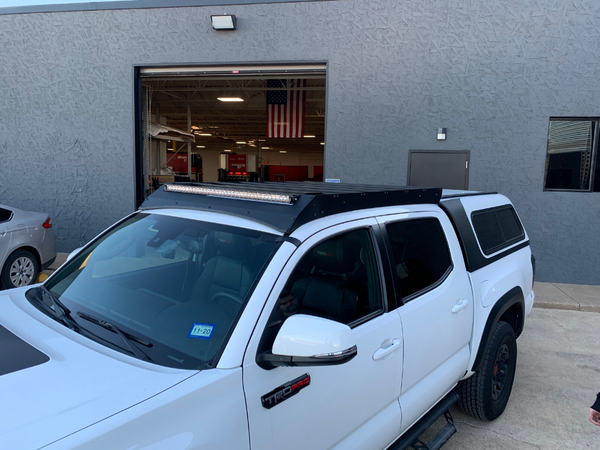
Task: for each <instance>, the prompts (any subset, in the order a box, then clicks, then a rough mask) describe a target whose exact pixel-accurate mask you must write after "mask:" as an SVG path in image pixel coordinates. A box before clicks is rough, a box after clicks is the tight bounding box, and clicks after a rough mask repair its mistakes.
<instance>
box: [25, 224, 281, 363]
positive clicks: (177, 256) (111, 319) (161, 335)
mask: <svg viewBox="0 0 600 450" xmlns="http://www.w3.org/2000/svg"><path fill="white" fill-rule="evenodd" d="M277 241H278V236H276V235H271V234H265V233H262V232H258V231H253V230H247V229H243V228H237V227H231V226H225V225H221V224H215V223H209V222H201V221H197V220H190V219H183V218H179V217H172V216H167V215H160V214H147V213H138V214H136V215H134V216H132V217H130V218H128V219H126V220H125V221H123V222H122V223H120V224H118V225H117V226H115V227H114V228H112V229H111V230H109V231H108V232H106V233H105V234H104V235H101V236H100V237H99V238H98V239H97V240H96V241H94V242H93V243H92V244H91V245H89V246H88V247H87V248H85V249H84V250H83V251H81V252H80V253H78V254H77V255H76V256H75V257H74V258H73V259H72V260H70V261H69V262H68V263H67V264H65V265H64V266H63V267H62V268H61V269H59V271H58V272H57V273H56V274H55V276H54V277H52V278H50V279H49V280H48V281H47V282H46V283H45V284H44V288H45V289H47V291H45V292H46V294H47V292H48V291H49V292H50V294H52V297H54V298H55V299H57V300H58V302H53V305H54V306H53V308H54V309H56V303H59V304H61V305H64V306H65V307H66V308H67V309H68V310H70V317H69V320H70V319H73V321H75V322H76V324H77V326H76V327H75V329H76V331H79V332H82V334H86V335H88V336H90V337H98V339H97V340H98V341H100V342H103V343H107V344H109V346H111V347H113V348H116V349H117V350H120V351H123V352H125V353H129V354H134V355H135V356H138V354H141V355H144V356H146V355H147V359H149V360H151V361H152V362H155V363H157V364H161V365H165V366H169V367H177V368H187V369H197V368H201V367H203V366H204V365H206V364H210V363H211V362H213V360H214V358H215V356H216V355H218V353H219V351H220V349H222V347H223V346H224V345H225V343H226V340H227V338H228V336H229V333H230V331H231V330H232V328H233V326H234V325H235V322H236V321H237V317H238V316H239V314H240V313H241V309H242V306H243V305H244V304H245V301H246V300H247V298H248V297H249V295H250V294H251V290H252V287H253V285H254V284H255V281H256V280H257V278H258V276H259V274H260V273H261V270H262V268H263V266H264V265H265V263H266V262H267V261H268V260H269V259H270V257H271V255H272V254H273V253H274V251H275V248H276V246H277ZM32 295H33V294H32ZM29 297H31V296H29ZM40 297H41V298H44V299H45V298H46V297H49V296H48V295H45V296H44V295H43V296H40ZM44 301H45V300H44ZM46 306H48V304H47V305H46ZM46 309H47V308H46ZM52 316H55V314H53V315H52ZM73 321H71V322H73ZM83 331H85V333H84V332H83ZM126 341H128V342H126ZM132 346H136V348H132ZM138 349H139V350H141V352H138Z"/></svg>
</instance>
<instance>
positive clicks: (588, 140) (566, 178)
mask: <svg viewBox="0 0 600 450" xmlns="http://www.w3.org/2000/svg"><path fill="white" fill-rule="evenodd" d="M597 135H598V119H590V118H586V119H583V118H582V119H563V118H551V119H550V124H549V127H548V152H547V154H546V171H545V180H544V189H545V190H568V191H587V192H589V191H594V192H599V191H600V172H599V161H598V159H599V158H598V136H597Z"/></svg>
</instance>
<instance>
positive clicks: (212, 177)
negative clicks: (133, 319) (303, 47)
mask: <svg viewBox="0 0 600 450" xmlns="http://www.w3.org/2000/svg"><path fill="white" fill-rule="evenodd" d="M140 76H141V87H142V114H141V120H142V122H143V124H142V135H143V136H144V142H143V146H142V148H143V153H144V156H143V161H144V163H143V166H144V167H143V172H144V173H143V177H144V182H147V189H146V194H150V193H151V192H153V191H154V190H155V189H156V188H158V187H159V186H160V185H162V184H163V183H167V182H173V181H204V182H217V181H322V180H323V162H324V152H325V100H326V77H325V66H324V65H313V66H295V67H290V66H280V67H273V66H269V67H265V66H262V67H261V66H258V67H243V66H242V67H205V68H158V69H143V70H142V71H141V72H140ZM286 95H287V100H285V97H286ZM294 95H296V97H294V98H295V99H296V100H295V102H296V103H295V104H296V105H303V106H304V108H303V111H302V109H298V110H297V111H296V112H295V114H296V116H294V121H295V122H294V126H292V125H291V122H292V120H291V117H292V112H290V109H294V108H296V107H297V108H300V106H294V101H292V100H291V98H292V97H293V96H294ZM302 95H304V98H302ZM273 102H276V103H278V104H281V103H285V106H284V107H286V108H288V113H289V114H290V116H289V117H290V119H288V118H285V117H284V118H283V119H282V118H281V117H282V116H274V115H273V113H272V112H271V113H269V112H268V108H269V105H268V103H273ZM280 107H281V106H280ZM301 123H303V127H302V126H301ZM268 124H270V126H271V128H270V129H271V131H270V132H269V131H268V130H267V129H268ZM273 124H275V125H276V126H277V125H280V124H282V125H281V126H282V127H283V129H278V130H277V131H274V128H273ZM295 124H298V126H296V125H295ZM287 127H289V129H288V128H287ZM282 130H283V135H284V136H286V137H280V136H281V135H282Z"/></svg>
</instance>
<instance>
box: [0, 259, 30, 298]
mask: <svg viewBox="0 0 600 450" xmlns="http://www.w3.org/2000/svg"><path fill="white" fill-rule="evenodd" d="M38 273H39V268H38V262H37V259H36V258H35V256H33V255H32V254H31V252H28V251H27V250H17V251H16V252H14V253H13V254H12V255H10V256H9V257H8V259H7V260H6V262H5V263H4V267H3V268H2V275H1V276H0V281H2V285H3V286H4V287H5V288H6V289H11V288H15V287H20V286H27V285H30V284H33V283H35V282H36V280H37V276H38Z"/></svg>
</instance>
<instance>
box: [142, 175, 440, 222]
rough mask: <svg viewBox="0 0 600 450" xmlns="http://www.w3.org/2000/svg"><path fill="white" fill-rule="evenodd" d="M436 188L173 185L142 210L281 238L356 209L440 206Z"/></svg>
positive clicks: (306, 184) (306, 183)
mask: <svg viewBox="0 0 600 450" xmlns="http://www.w3.org/2000/svg"><path fill="white" fill-rule="evenodd" d="M441 195H442V189H440V188H422V187H402V186H374V185H361V184H345V183H344V184H341V183H340V184H338V183H321V182H310V181H304V182H284V183H279V182H263V183H248V182H246V183H243V182H241V183H235V182H234V183H175V184H166V185H163V186H162V187H161V188H160V189H158V190H157V191H156V192H154V193H153V194H152V195H150V196H149V197H148V198H147V199H146V201H145V202H144V203H143V204H142V206H141V207H140V209H141V210H151V209H156V208H185V209H199V210H204V211H216V212H222V213H227V214H232V215H235V216H239V217H244V218H247V219H250V220H253V221H255V222H260V223H264V224H267V225H269V226H271V227H273V228H275V229H277V230H279V231H281V232H283V233H284V234H290V233H292V232H293V231H294V230H295V229H297V228H298V227H300V226H301V225H304V224H305V223H308V222H310V221H312V220H316V219H319V218H321V217H326V216H331V215H333V214H338V213H343V212H349V211H354V210H358V209H367V208H377V207H382V206H396V205H409V204H416V203H431V204H438V203H439V201H440V198H441Z"/></svg>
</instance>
